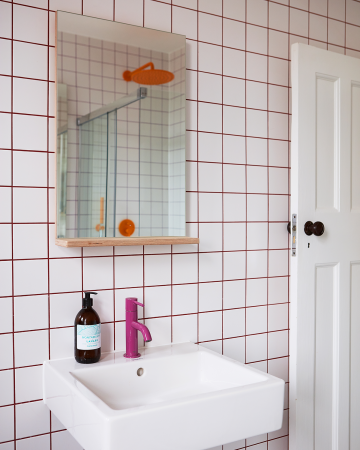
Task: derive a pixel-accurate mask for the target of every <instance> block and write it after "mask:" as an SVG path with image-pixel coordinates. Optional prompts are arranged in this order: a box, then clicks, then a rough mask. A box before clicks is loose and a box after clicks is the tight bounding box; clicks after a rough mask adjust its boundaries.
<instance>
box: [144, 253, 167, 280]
mask: <svg viewBox="0 0 360 450" xmlns="http://www.w3.org/2000/svg"><path fill="white" fill-rule="evenodd" d="M170 283H171V256H170V255H146V256H145V285H146V286H153V285H163V284H170Z"/></svg>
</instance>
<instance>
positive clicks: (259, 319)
mask: <svg viewBox="0 0 360 450" xmlns="http://www.w3.org/2000/svg"><path fill="white" fill-rule="evenodd" d="M266 331H267V307H266V306H255V307H253V308H247V309H246V334H256V333H265V332H266Z"/></svg>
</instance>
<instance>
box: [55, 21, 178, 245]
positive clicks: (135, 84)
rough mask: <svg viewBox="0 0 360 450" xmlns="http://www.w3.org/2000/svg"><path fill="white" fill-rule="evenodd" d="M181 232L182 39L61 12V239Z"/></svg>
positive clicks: (59, 78)
mask: <svg viewBox="0 0 360 450" xmlns="http://www.w3.org/2000/svg"><path fill="white" fill-rule="evenodd" d="M126 236H132V237H135V236H185V37H184V36H180V35H175V34H171V33H165V32H161V31H156V30H150V29H146V28H141V27H136V26H132V25H126V24H122V23H117V22H110V21H106V20H101V19H95V18H92V17H86V16H79V15H76V14H69V13H64V12H58V13H57V237H58V238H77V237H79V238H90V237H93V238H99V237H126Z"/></svg>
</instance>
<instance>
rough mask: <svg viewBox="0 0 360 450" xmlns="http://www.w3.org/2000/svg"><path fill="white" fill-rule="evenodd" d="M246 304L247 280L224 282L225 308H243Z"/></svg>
mask: <svg viewBox="0 0 360 450" xmlns="http://www.w3.org/2000/svg"><path fill="white" fill-rule="evenodd" d="M244 306H245V281H244V280H238V281H224V282H223V307H224V309H230V308H242V307H244Z"/></svg>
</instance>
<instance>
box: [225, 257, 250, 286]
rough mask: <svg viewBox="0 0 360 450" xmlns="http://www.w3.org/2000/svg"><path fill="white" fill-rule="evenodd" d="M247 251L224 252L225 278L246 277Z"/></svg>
mask: <svg viewBox="0 0 360 450" xmlns="http://www.w3.org/2000/svg"><path fill="white" fill-rule="evenodd" d="M245 260H246V252H226V253H224V280H237V279H243V278H245V264H246V261H245Z"/></svg>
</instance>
